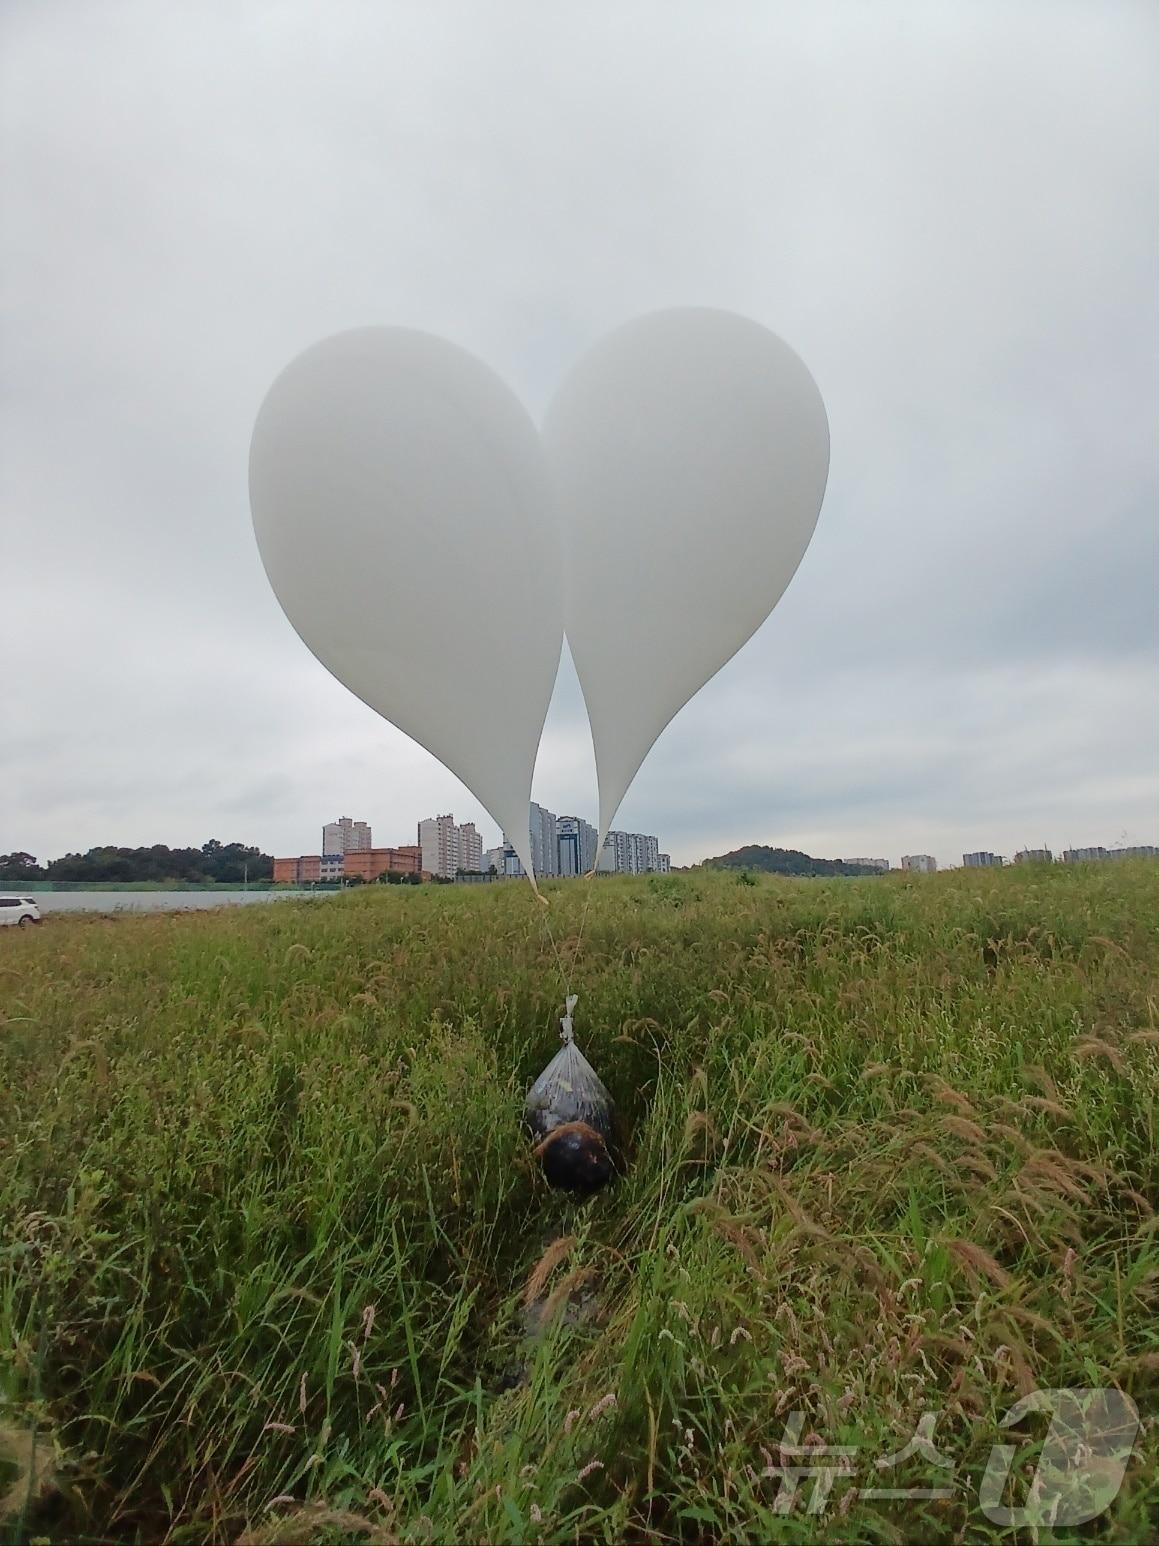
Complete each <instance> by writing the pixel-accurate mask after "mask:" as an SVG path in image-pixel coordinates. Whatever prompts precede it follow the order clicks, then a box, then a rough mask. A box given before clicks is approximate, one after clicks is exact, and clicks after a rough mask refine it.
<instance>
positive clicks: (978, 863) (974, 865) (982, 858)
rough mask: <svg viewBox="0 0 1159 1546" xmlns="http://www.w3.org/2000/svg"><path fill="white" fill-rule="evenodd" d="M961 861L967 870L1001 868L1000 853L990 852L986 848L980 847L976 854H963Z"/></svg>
mask: <svg viewBox="0 0 1159 1546" xmlns="http://www.w3.org/2000/svg"><path fill="white" fill-rule="evenodd" d="M962 863H963V864H964V865H965V866H966V868H967V869H968V870H988V869H1001V867H1002V856H1001V854H992V853H991V852H990V850H989V849H988V848H980V849H979V850H978V852H977V853H976V854H963V855H962Z"/></svg>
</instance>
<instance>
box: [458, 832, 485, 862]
mask: <svg viewBox="0 0 1159 1546" xmlns="http://www.w3.org/2000/svg"><path fill="white" fill-rule="evenodd" d="M459 868H460V869H461V870H472V871H474V870H481V869H482V868H483V839H482V837H481V836H480V835H479V833H478V831H477V830H476V828H475V823H474V822H473V821H465V822H464V823H463V825H462V826H461V827H460V828H459Z"/></svg>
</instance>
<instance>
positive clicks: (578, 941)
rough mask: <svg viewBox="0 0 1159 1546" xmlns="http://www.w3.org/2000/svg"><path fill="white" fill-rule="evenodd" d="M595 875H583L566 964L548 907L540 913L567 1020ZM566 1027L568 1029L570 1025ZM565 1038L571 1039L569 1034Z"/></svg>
mask: <svg viewBox="0 0 1159 1546" xmlns="http://www.w3.org/2000/svg"><path fill="white" fill-rule="evenodd" d="M595 877H596V872H595V870H589V871H588V874H587V875H586V876H585V879H586V881H587V896H586V897H585V898H584V906H583V912H582V913H581V914H580V926H579V930H578V932H577V933H576V937H575V944H574V945H573V947H572V951H571V961H570V962H569V963H568V965H566V966H565V965H564V961H563V952H562V951H561V950H560V948H559V945H558V943H557V942H556V938H555V932H554V930H553V929H552V927H551V920H550V918H549V917H548V909H547V908H544V910H543V912H542V914H541V915H540V916H541V917H542V918H543V927H544V929H545V930H546V931H547V937H548V939H549V941H550V942H551V948H552V950H553V952H554V953H555V964H556V965H557V966H558V967H559V975H560V980H561V981H562V983H563V996H564V1006H565V1007H564V1014H565V1015H566V1016H567V1018H568V1020H569V1021H570V1018H571V1012H572V1009H573V1008H574V1007H575V1003H576V999H575V996H573V994H572V991H571V984H572V977H573V976H574V974H575V969H576V965H577V963H578V961H579V953H580V948H581V946H582V945H583V938H584V930H585V929H586V927H587V921H588V912H589V910H590V909H591V905H592V894H593V891H594V888H595ZM544 900H546V898H544ZM568 1029H569V1031H570V1025H569V1027H568ZM567 1039H568V1040H570V1039H571V1038H570V1035H569V1036H568V1038H567Z"/></svg>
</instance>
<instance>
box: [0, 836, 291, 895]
mask: <svg viewBox="0 0 1159 1546" xmlns="http://www.w3.org/2000/svg"><path fill="white" fill-rule="evenodd" d="M273 873H274V861H273V858H272V857H271V856H270V855H269V854H264V853H262V851H261V849H260V848H254V847H252V846H251V845H250V844H247V843H220V842H218V840H217V839H216V838H210V840H209V842H208V843H203V844H202V845H201V847H200V848H169V847H168V846H167V845H166V844H164V843H154V844H153V846H152V847H151V848H114V847H102V848H90V849H89V850H88V852H87V853H83V854H79V853H77V854H64V855H62V857H61V858H59V859H50V860H49V861H48V863H47V864H44V865H41V864H39V863H37V860H36V858H35V856H34V855H32V854H30V853H24V852H22V851H17V852H15V853H10V854H0V886H3V887H4V888H5V889H6V890H12V889H13V888H15V887H19V886H22V885H25V884H26V883H27V882H28V881H32V880H48V881H81V882H84V881H90V882H93V883H107V882H109V881H125V882H130V881H182V882H184V883H185V884H186V885H190V886H199V885H207V884H208V885H219V886H233V885H241V884H242V882H243V881H247V880H248V881H251V882H252V881H257V880H270V879H272V877H273Z"/></svg>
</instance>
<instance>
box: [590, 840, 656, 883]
mask: <svg viewBox="0 0 1159 1546" xmlns="http://www.w3.org/2000/svg"><path fill="white" fill-rule="evenodd" d="M670 867H671V861H670V860H669V858H668V855H667V854H661V852H660V844H659V842H658V841H657V839H656V838H654V837H652V836H651V835H650V834H649V833H646V832H609V833H608V835H607V837H606V838H605V839H604V849H603V852H602V853H601V854H600V862H599V864H598V865H597V866H596V868H597V869H598V870H600V871H602V872H604V873H607V874H612V875H651V874H663V873H664V872H665V871H667V870H668V869H669V868H670Z"/></svg>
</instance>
